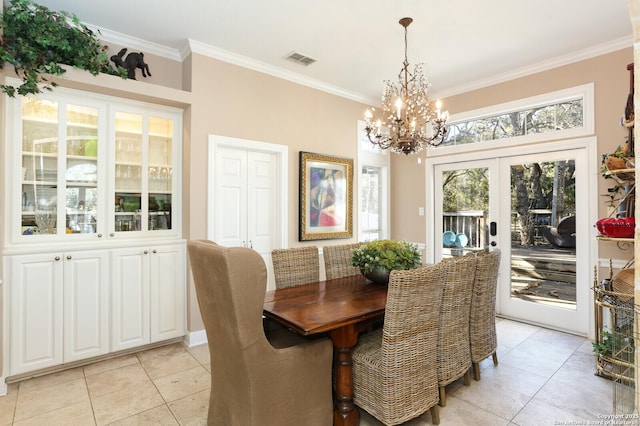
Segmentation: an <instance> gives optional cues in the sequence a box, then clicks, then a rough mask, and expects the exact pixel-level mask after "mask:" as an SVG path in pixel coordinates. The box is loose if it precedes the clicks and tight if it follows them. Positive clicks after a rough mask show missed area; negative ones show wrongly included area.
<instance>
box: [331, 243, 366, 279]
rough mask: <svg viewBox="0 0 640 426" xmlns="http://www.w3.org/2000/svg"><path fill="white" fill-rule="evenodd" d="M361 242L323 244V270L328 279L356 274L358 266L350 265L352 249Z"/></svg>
mask: <svg viewBox="0 0 640 426" xmlns="http://www.w3.org/2000/svg"><path fill="white" fill-rule="evenodd" d="M361 245H362V244H361V243H353V244H340V245H336V246H325V247H323V248H322V256H323V258H324V272H325V274H326V276H327V279H328V280H333V279H336V278H342V277H348V276H350V275H358V274H359V273H360V268H359V267H357V266H353V265H351V259H352V258H353V250H354V249H356V248H358V247H360V246H361Z"/></svg>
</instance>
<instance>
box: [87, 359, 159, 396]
mask: <svg viewBox="0 0 640 426" xmlns="http://www.w3.org/2000/svg"><path fill="white" fill-rule="evenodd" d="M86 380H87V388H88V389H89V395H91V398H95V397H98V396H100V395H104V394H108V393H112V392H116V391H118V390H120V389H122V388H126V387H129V386H135V385H138V384H141V383H145V382H151V379H150V378H149V376H148V375H147V373H146V371H144V368H142V365H140V364H139V363H136V364H130V365H127V366H124V367H120V368H116V369H112V370H107V371H104V372H102V373H98V374H92V375H91V376H87V379H86Z"/></svg>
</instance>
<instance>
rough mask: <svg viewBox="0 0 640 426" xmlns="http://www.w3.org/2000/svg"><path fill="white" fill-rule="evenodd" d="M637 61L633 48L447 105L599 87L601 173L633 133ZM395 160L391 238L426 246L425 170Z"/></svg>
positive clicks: (612, 250) (474, 105)
mask: <svg viewBox="0 0 640 426" xmlns="http://www.w3.org/2000/svg"><path fill="white" fill-rule="evenodd" d="M631 62H633V49H632V48H628V49H623V50H619V51H616V52H613V53H610V54H607V55H603V56H599V57H596V58H593V59H588V60H585V61H580V62H576V63H573V64H569V65H566V66H562V67H558V68H555V69H552V70H549V71H544V72H540V73H537V74H533V75H530V76H527V77H523V78H519V79H516V80H512V81H508V82H505V83H501V84H497V85H494V86H491V87H486V88H483V89H478V90H474V91H471V92H467V93H463V94H460V95H456V96H452V97H449V98H446V99H443V103H444V105H445V106H446V109H447V110H448V111H449V113H451V114H455V113H461V112H465V111H470V110H475V109H478V108H483V107H488V106H491V105H496V104H500V103H504V102H509V101H513V100H518V99H523V98H527V97H530V96H535V95H539V94H543V93H548V92H553V91H556V90H561V89H566V88H569V87H573V86H579V85H582V84H587V83H592V82H593V83H594V90H595V135H596V137H597V139H598V163H597V164H593V165H592V167H593V171H594V173H595V172H597V171H598V170H599V168H600V160H601V158H602V154H605V153H611V152H613V151H614V150H615V149H616V147H617V146H618V145H623V144H624V142H625V140H626V135H627V130H626V129H625V128H623V127H621V126H620V124H619V123H620V118H621V117H622V116H623V114H624V106H625V104H626V100H627V94H628V93H629V72H628V71H627V64H629V63H631ZM393 158H394V161H393V163H392V174H391V181H392V190H393V194H392V213H391V219H392V221H391V230H392V231H391V234H392V236H393V238H407V239H413V238H414V237H413V235H414V234H417V236H419V237H420V241H424V238H425V237H424V235H425V230H424V229H425V225H424V218H423V217H418V215H417V207H418V206H424V205H425V186H424V166H423V165H418V164H417V161H416V159H415V158H413V157H409V158H399V157H397V156H394V157H393ZM423 164H424V163H423ZM608 183H609V182H605V179H603V178H600V179H598V194H606V192H607V190H606V189H607V187H608V186H609V185H608ZM600 200H601V201H602V202H600V203H599V205H598V214H599V217H606V216H607V214H608V212H607V206H606V203H605V201H606V199H605V198H604V197H600ZM427 208H430V207H427ZM407 212H408V214H407ZM400 213H401V214H400ZM599 248H600V253H599V256H600V258H608V257H612V258H614V259H628V258H630V257H631V256H633V253H632V251H630V250H627V251H626V252H624V251H620V250H618V249H617V247H616V246H615V244H612V243H600V247H599Z"/></svg>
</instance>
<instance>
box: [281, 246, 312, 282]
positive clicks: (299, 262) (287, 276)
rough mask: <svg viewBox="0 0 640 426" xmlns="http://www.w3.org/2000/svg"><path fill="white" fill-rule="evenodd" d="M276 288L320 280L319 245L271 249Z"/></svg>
mask: <svg viewBox="0 0 640 426" xmlns="http://www.w3.org/2000/svg"><path fill="white" fill-rule="evenodd" d="M271 262H272V263H273V277H274V279H275V283H276V289H281V288H287V287H295V286H298V285H302V284H307V283H313V282H317V281H320V255H319V254H318V247H316V246H305V247H293V248H287V249H274V250H272V251H271Z"/></svg>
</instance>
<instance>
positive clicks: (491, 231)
mask: <svg viewBox="0 0 640 426" xmlns="http://www.w3.org/2000/svg"><path fill="white" fill-rule="evenodd" d="M497 233H498V224H497V223H495V222H491V223H490V224H489V235H491V236H492V237H495V236H496V234H497Z"/></svg>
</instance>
